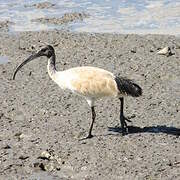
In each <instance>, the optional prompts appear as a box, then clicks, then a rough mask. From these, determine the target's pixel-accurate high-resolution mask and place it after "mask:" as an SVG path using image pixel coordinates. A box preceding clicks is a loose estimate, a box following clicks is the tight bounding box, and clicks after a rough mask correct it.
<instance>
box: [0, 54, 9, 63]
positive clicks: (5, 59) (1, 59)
mask: <svg viewBox="0 0 180 180" xmlns="http://www.w3.org/2000/svg"><path fill="white" fill-rule="evenodd" d="M7 62H8V57H7V56H0V64H6V63H7Z"/></svg>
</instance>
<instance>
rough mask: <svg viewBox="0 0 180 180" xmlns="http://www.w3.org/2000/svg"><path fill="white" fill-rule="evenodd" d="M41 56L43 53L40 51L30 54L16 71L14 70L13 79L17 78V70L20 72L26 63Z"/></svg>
mask: <svg viewBox="0 0 180 180" xmlns="http://www.w3.org/2000/svg"><path fill="white" fill-rule="evenodd" d="M40 56H41V54H40V53H39V52H38V53H36V54H33V55H31V56H29V57H28V58H27V59H26V60H25V61H24V62H22V63H21V64H20V65H19V66H18V67H17V69H16V70H15V72H14V74H13V80H14V79H15V77H16V74H17V72H18V71H19V70H20V69H21V68H22V67H23V66H24V65H25V64H27V63H28V62H30V61H32V60H33V59H36V58H38V57H40Z"/></svg>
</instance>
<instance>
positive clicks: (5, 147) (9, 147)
mask: <svg viewBox="0 0 180 180" xmlns="http://www.w3.org/2000/svg"><path fill="white" fill-rule="evenodd" d="M3 149H11V146H9V145H8V144H7V145H6V146H4V147H3Z"/></svg>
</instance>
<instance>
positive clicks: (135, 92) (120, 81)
mask: <svg viewBox="0 0 180 180" xmlns="http://www.w3.org/2000/svg"><path fill="white" fill-rule="evenodd" d="M115 81H116V83H117V87H118V90H119V92H120V94H124V95H130V96H132V97H139V96H141V95H142V89H141V87H140V86H139V85H137V84H135V83H134V82H133V81H132V80H130V79H126V78H123V77H115Z"/></svg>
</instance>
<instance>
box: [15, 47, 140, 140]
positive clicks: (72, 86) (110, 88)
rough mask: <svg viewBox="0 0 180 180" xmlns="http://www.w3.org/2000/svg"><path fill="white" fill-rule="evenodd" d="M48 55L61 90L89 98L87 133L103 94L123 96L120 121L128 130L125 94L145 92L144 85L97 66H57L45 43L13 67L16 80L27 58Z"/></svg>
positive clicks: (51, 68) (50, 74)
mask: <svg viewBox="0 0 180 180" xmlns="http://www.w3.org/2000/svg"><path fill="white" fill-rule="evenodd" d="M41 56H44V57H47V59H48V63H47V71H48V74H49V76H50V78H51V79H52V80H53V81H54V82H55V83H57V84H58V85H59V87H60V88H61V89H62V90H69V91H71V92H72V93H74V94H76V95H79V96H82V97H84V98H85V99H86V101H87V103H88V105H89V106H90V108H91V118H92V120H91V124H90V128H89V132H88V135H87V137H85V139H88V138H92V137H93V135H92V129H93V125H94V122H95V118H96V112H95V101H96V100H98V99H101V98H104V97H112V98H113V97H115V98H118V99H119V100H120V124H121V129H122V135H123V136H124V135H126V134H128V125H127V122H131V121H130V120H129V119H127V118H126V117H125V116H124V112H123V110H124V98H125V97H126V96H132V97H139V96H141V95H142V88H141V87H140V86H139V85H138V84H136V83H135V82H134V81H133V80H131V79H128V78H126V77H123V76H116V75H114V74H113V73H111V72H109V71H107V70H104V69H102V68H98V67H92V66H80V67H73V68H70V69H67V70H63V71H57V70H56V54H55V50H54V48H53V46H51V45H46V46H45V47H43V48H42V49H41V50H39V51H38V52H37V53H33V54H32V55H31V56H29V57H28V58H27V59H26V60H25V61H23V62H22V63H21V64H20V65H19V66H18V67H17V68H16V70H15V71H14V74H13V80H15V77H16V74H17V72H18V71H19V70H20V69H21V68H22V67H23V66H24V65H25V64H27V63H28V62H30V61H32V60H34V59H36V58H38V57H41Z"/></svg>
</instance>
